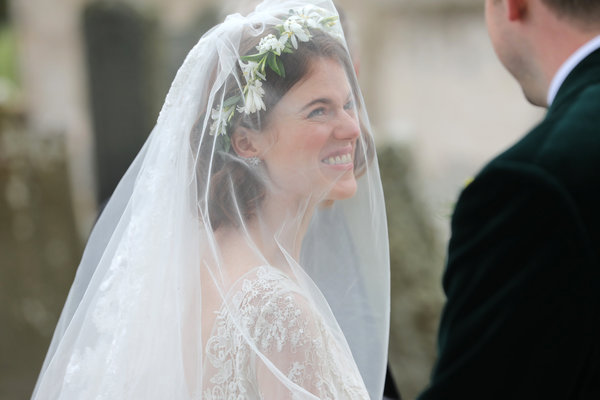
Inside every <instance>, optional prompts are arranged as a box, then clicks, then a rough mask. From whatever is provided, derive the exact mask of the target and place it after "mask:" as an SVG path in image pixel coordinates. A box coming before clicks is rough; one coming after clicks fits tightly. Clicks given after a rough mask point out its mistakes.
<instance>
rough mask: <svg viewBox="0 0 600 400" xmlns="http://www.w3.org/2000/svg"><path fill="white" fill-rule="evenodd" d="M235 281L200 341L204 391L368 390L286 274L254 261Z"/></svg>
mask: <svg viewBox="0 0 600 400" xmlns="http://www.w3.org/2000/svg"><path fill="white" fill-rule="evenodd" d="M237 286H238V287H237V288H236V289H235V290H233V291H232V293H230V295H231V297H230V298H229V306H228V307H224V308H223V309H222V310H221V311H220V312H219V313H218V315H217V319H216V322H215V328H214V329H213V334H212V336H211V337H210V339H209V340H208V342H207V345H206V349H205V354H206V356H207V360H208V364H205V369H204V373H205V377H204V380H203V381H204V383H203V386H204V387H203V393H204V398H205V399H207V400H212V399H225V398H227V399H229V398H235V399H278V400H279V399H315V398H318V399H361V400H364V399H368V398H369V397H368V394H367V391H366V388H365V385H364V383H363V381H362V378H361V376H360V374H359V372H358V368H357V367H356V364H355V362H354V360H353V359H352V355H351V354H350V351H349V350H348V348H347V346H345V344H344V343H343V338H342V339H339V338H336V337H335V335H334V334H333V333H332V330H331V329H330V328H329V327H327V326H326V325H325V323H324V320H323V318H322V317H321V315H320V313H319V312H318V311H317V310H316V309H315V308H314V307H313V306H312V305H311V303H310V301H308V300H307V297H306V296H304V295H303V294H302V291H301V290H300V288H299V287H298V285H296V284H295V283H294V282H293V281H292V280H291V279H290V278H289V277H287V276H285V275H284V274H282V273H281V272H280V271H278V270H276V269H275V268H271V267H260V268H257V269H256V271H255V272H254V273H252V274H250V275H247V276H246V277H245V278H244V279H242V280H241V281H240V282H239V283H238V284H237Z"/></svg>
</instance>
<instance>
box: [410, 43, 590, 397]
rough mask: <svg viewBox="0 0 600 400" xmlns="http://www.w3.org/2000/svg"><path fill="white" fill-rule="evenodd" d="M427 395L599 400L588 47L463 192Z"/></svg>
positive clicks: (459, 203)
mask: <svg viewBox="0 0 600 400" xmlns="http://www.w3.org/2000/svg"><path fill="white" fill-rule="evenodd" d="M443 286H444V290H445V292H446V295H447V299H448V300H447V303H446V306H445V308H444V311H443V315H442V320H441V325H440V331H439V338H438V340H439V342H438V346H439V356H438V360H437V364H436V367H435V369H434V371H433V376H432V381H431V385H430V387H429V388H428V389H427V390H426V391H425V392H424V393H423V394H422V395H421V397H420V399H421V400H426V399H427V400H429V399H449V400H459V399H481V400H483V399H485V400H490V399H561V400H562V399H600V51H596V52H594V53H593V54H591V55H590V56H588V57H587V58H586V59H585V60H583V61H582V62H581V63H580V64H579V65H578V66H577V67H576V68H575V69H574V70H573V71H572V72H571V73H570V75H569V76H568V77H567V79H566V80H565V82H564V84H563V85H562V87H561V88H560V90H559V92H558V94H557V97H556V99H555V100H554V102H553V104H552V106H551V107H550V108H549V110H548V113H547V115H546V117H545V119H544V120H543V121H542V122H541V123H540V124H539V125H538V126H537V127H535V128H534V129H533V130H532V131H531V132H529V133H528V134H527V135H526V136H525V137H524V138H523V139H522V140H521V141H519V142H518V143H517V144H516V145H514V146H513V147H512V148H510V149H509V150H507V151H506V152H504V153H503V154H501V155H500V156H498V157H497V158H496V159H494V160H493V161H491V162H490V163H489V164H488V165H487V166H486V167H485V168H484V169H483V170H482V171H481V172H480V173H479V174H478V176H477V177H476V178H475V180H474V181H473V182H472V183H471V184H470V185H469V186H467V187H466V188H465V190H464V191H463V193H462V194H461V196H460V199H459V201H458V203H457V206H456V209H455V212H454V215H453V217H452V237H451V239H450V244H449V249H448V260H447V266H446V271H445V274H444V279H443Z"/></svg>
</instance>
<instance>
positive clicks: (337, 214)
mask: <svg viewBox="0 0 600 400" xmlns="http://www.w3.org/2000/svg"><path fill="white" fill-rule="evenodd" d="M388 314H389V260H388V248H387V231H386V224H385V209H384V205H383V195H382V190H381V181H380V178H379V171H378V169H377V162H376V156H375V153H374V146H373V140H372V137H371V135H370V132H369V127H368V121H367V117H366V114H365V109H364V105H363V102H362V98H361V95H360V91H359V88H358V85H357V82H356V77H355V75H354V70H353V67H352V64H351V61H350V57H349V55H348V52H347V48H346V45H345V42H344V38H343V32H342V31H341V28H340V25H339V21H338V17H337V13H336V10H335V8H334V7H333V5H332V4H331V2H330V1H324V0H313V1H290V0H283V1H282V0H267V1H265V2H263V3H262V4H260V5H259V6H258V7H257V9H256V10H255V12H253V13H251V14H249V15H248V16H247V17H243V16H240V15H237V14H236V15H231V16H229V17H228V18H227V19H226V20H225V22H224V23H222V24H220V25H218V26H216V27H214V28H213V29H212V30H211V31H209V32H208V33H207V34H206V35H204V36H203V37H202V38H201V39H200V41H199V42H198V44H197V45H196V46H195V47H194V48H193V49H192V50H191V52H190V53H189V55H188V57H187V58H186V60H185V61H184V63H183V65H182V67H181V68H180V70H179V72H178V73H177V76H176V78H175V80H174V82H173V85H172V87H171V89H170V91H169V93H168V95H167V98H166V101H165V104H164V106H163V109H162V110H161V113H160V115H159V118H158V121H157V124H156V126H155V128H154V130H153V131H152V133H151V135H150V137H149V138H148V141H147V142H146V144H145V146H144V148H143V149H142V151H141V152H140V154H139V155H138V157H137V158H136V160H135V161H134V163H133V164H132V166H131V167H130V168H129V170H128V172H127V173H126V175H125V176H124V177H123V179H122V181H121V183H120V184H119V186H118V187H117V189H116V191H115V193H114V194H113V196H112V198H111V200H110V202H109V204H108V205H107V207H106V209H105V211H104V212H103V214H102V216H101V217H100V219H99V221H98V223H97V225H96V227H95V228H94V231H93V232H92V235H91V236H90V239H89V241H88V244H87V246H86V250H85V253H84V255H83V258H82V261H81V264H80V266H79V268H78V271H77V275H76V277H75V281H74V283H73V286H72V288H71V291H70V293H69V297H68V299H67V302H66V304H65V307H64V309H63V312H62V315H61V318H60V320H59V322H58V326H57V328H56V331H55V334H54V337H53V339H52V343H51V345H50V349H49V351H48V354H47V356H46V360H45V362H44V365H43V367H42V371H41V373H40V376H39V379H38V382H37V384H36V388H35V391H34V393H33V399H83V398H85V399H164V398H170V399H200V398H203V399H368V398H372V399H376V398H381V396H382V391H383V381H384V376H385V366H386V354H387V331H388Z"/></svg>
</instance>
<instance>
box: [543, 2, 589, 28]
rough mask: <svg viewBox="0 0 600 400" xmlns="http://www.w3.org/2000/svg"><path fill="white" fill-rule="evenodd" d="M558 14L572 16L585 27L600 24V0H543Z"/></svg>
mask: <svg viewBox="0 0 600 400" xmlns="http://www.w3.org/2000/svg"><path fill="white" fill-rule="evenodd" d="M542 1H543V2H544V3H545V4H546V5H547V6H548V7H550V8H551V9H552V10H554V11H555V12H556V14H557V15H558V16H561V17H563V16H564V17H567V18H571V19H573V20H575V21H577V22H580V23H582V24H583V25H584V26H585V27H598V26H600V1H598V0H542Z"/></svg>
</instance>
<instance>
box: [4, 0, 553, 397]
mask: <svg viewBox="0 0 600 400" xmlns="http://www.w3.org/2000/svg"><path fill="white" fill-rule="evenodd" d="M336 4H337V5H338V6H340V7H341V8H342V9H343V11H344V13H345V16H346V19H347V22H348V23H347V26H348V28H347V30H348V32H347V35H349V37H350V42H351V47H352V51H353V53H354V56H355V59H356V60H357V62H358V63H360V75H359V80H360V82H361V86H362V91H363V96H364V98H365V102H366V104H367V109H368V111H369V116H370V119H371V124H372V126H373V130H374V132H375V136H376V137H375V140H376V142H377V146H378V152H379V162H380V167H381V172H382V179H383V183H384V191H385V194H386V201H387V206H386V207H387V212H388V222H389V230H390V250H391V261H392V328H391V334H390V353H389V354H390V364H391V368H392V372H393V375H394V377H395V379H396V383H397V386H398V388H399V390H400V392H401V393H402V395H403V398H405V399H412V398H414V397H415V396H416V395H417V394H418V392H419V391H420V390H421V389H422V388H423V387H424V386H425V385H426V384H427V379H428V375H429V373H430V370H431V367H432V365H433V362H434V357H435V334H436V329H437V324H438V318H439V314H440V311H441V307H442V305H443V301H444V297H443V293H442V290H441V275H442V271H443V266H444V253H445V246H446V241H447V240H448V237H449V221H450V215H451V213H452V208H453V204H454V202H455V200H456V197H457V195H458V194H459V193H460V190H461V189H462V187H463V186H464V184H465V182H467V181H468V180H469V179H470V178H471V177H472V176H473V175H474V174H476V173H477V171H478V170H479V169H480V168H481V166H482V165H483V164H484V163H485V161H486V160H487V159H489V158H490V157H491V156H493V155H494V154H496V153H498V152H499V151H501V150H502V149H504V148H505V147H506V146H508V145H510V143H512V142H514V141H515V140H516V139H517V138H519V137H520V136H521V135H522V134H524V133H525V131H526V130H527V129H528V128H529V127H530V126H531V125H533V124H534V123H535V121H537V120H538V119H539V118H540V117H541V116H542V114H543V110H540V109H537V108H534V107H532V106H530V105H529V104H528V103H526V101H525V100H524V99H523V97H522V95H521V91H520V88H519V87H518V85H517V84H516V83H515V82H514V81H513V80H512V78H511V77H510V76H509V75H508V74H507V73H506V72H505V71H504V69H503V68H502V67H501V65H500V64H499V62H498V61H497V60H496V58H495V55H494V53H493V50H492V48H491V45H490V43H489V41H488V37H487V32H486V29H485V23H484V18H483V2H482V1H480V0H371V1H369V2H366V1H362V0H336ZM248 7H249V5H248V4H247V2H244V1H243V0H226V1H223V0H221V1H218V0H194V1H192V0H53V1H38V0H12V1H11V0H0V399H3V400H4V399H6V400H8V399H11V400H12V399H27V398H29V397H30V395H31V392H32V390H33V386H34V384H35V380H36V378H37V374H38V372H39V369H40V367H41V365H42V362H43V358H44V355H45V353H46V350H47V346H48V344H49V341H50V338H51V335H52V332H53V329H54V325H55V323H56V321H57V319H58V316H59V313H60V310H61V308H62V305H63V303H64V301H65V299H66V295H67V292H68V289H69V286H70V284H71V282H72V280H73V277H74V273H75V270H76V267H77V264H78V261H79V258H80V256H81V253H82V250H83V246H84V244H85V241H86V238H87V236H88V234H89V232H90V229H91V227H92V225H93V223H94V221H95V219H96V217H97V215H98V212H99V209H100V207H101V206H102V204H103V203H104V202H105V201H106V200H107V198H108V197H109V196H110V194H111V193H112V190H113V189H114V187H115V186H116V184H117V183H118V181H119V179H120V177H121V175H122V174H123V173H124V172H125V169H126V168H127V166H128V165H129V163H130V162H131V161H132V159H133V157H134V156H135V154H136V153H137V151H138V150H139V149H140V147H141V145H142V144H143V142H144V140H145V138H146V136H147V135H148V133H149V132H150V130H151V129H152V126H153V125H154V122H155V121H156V118H157V115H158V111H159V109H160V106H161V105H162V102H163V100H164V97H165V95H166V92H167V90H168V88H169V85H170V82H171V80H172V79H173V77H174V75H175V72H176V70H177V68H178V66H179V65H180V64H181V62H182V61H183V58H184V57H185V55H186V53H187V51H188V50H189V49H190V48H191V47H192V46H193V45H194V44H195V43H196V41H197V40H198V38H199V37H200V35H201V34H202V33H203V32H205V31H206V30H207V29H208V28H210V27H211V26H213V25H214V24H215V23H217V22H218V21H219V20H221V19H222V18H223V15H224V14H225V13H228V12H232V11H235V10H241V11H244V10H247V9H248Z"/></svg>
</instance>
